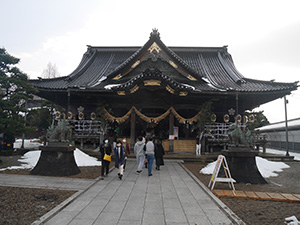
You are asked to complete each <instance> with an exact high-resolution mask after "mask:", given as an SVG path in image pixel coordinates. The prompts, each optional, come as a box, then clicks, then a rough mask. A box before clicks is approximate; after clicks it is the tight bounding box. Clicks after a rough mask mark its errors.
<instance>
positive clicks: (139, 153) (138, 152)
mask: <svg viewBox="0 0 300 225" xmlns="http://www.w3.org/2000/svg"><path fill="white" fill-rule="evenodd" d="M144 146H145V143H144V142H143V137H142V136H139V137H138V141H137V142H136V143H135V145H134V154H135V156H136V162H137V171H136V172H137V174H140V173H141V172H142V168H143V165H144V161H145V152H144Z"/></svg>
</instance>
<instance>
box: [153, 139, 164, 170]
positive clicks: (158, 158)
mask: <svg viewBox="0 0 300 225" xmlns="http://www.w3.org/2000/svg"><path fill="white" fill-rule="evenodd" d="M154 145H155V149H154V156H155V164H156V167H155V169H156V170H160V166H162V165H164V158H163V157H164V154H165V149H164V147H163V145H162V143H161V140H159V139H156V141H155V143H154Z"/></svg>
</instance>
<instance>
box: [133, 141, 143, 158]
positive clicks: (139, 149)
mask: <svg viewBox="0 0 300 225" xmlns="http://www.w3.org/2000/svg"><path fill="white" fill-rule="evenodd" d="M144 146H145V143H144V142H142V141H138V142H136V143H135V145H134V154H135V155H136V156H143V155H145V152H144Z"/></svg>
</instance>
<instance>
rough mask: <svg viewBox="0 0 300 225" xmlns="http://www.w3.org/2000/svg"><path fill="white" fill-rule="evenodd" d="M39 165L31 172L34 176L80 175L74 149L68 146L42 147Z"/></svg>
mask: <svg viewBox="0 0 300 225" xmlns="http://www.w3.org/2000/svg"><path fill="white" fill-rule="evenodd" d="M40 149H41V150H42V152H41V156H40V158H39V161H38V163H37V164H36V166H35V167H34V168H33V170H31V171H30V174H32V175H44V176H72V175H75V174H78V173H80V172H81V171H80V169H79V168H78V166H77V164H76V161H75V158H74V149H75V148H74V147H72V146H66V145H62V146H59V145H53V146H51V145H47V146H41V147H40Z"/></svg>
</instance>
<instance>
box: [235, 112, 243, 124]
mask: <svg viewBox="0 0 300 225" xmlns="http://www.w3.org/2000/svg"><path fill="white" fill-rule="evenodd" d="M241 121H242V116H241V115H240V114H238V115H237V116H236V117H235V122H238V123H240V122H241Z"/></svg>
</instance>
